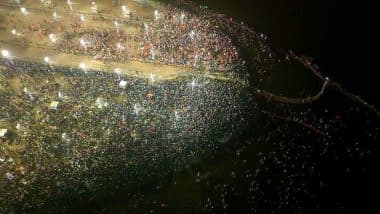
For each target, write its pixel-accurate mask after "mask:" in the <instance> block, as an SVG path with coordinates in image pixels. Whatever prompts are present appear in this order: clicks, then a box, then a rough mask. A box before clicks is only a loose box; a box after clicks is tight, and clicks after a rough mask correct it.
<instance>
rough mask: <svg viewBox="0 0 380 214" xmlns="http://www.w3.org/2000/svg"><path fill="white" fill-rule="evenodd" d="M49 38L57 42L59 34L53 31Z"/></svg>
mask: <svg viewBox="0 0 380 214" xmlns="http://www.w3.org/2000/svg"><path fill="white" fill-rule="evenodd" d="M49 39H50V41H51V42H53V43H55V42H57V35H55V34H53V33H51V34H49Z"/></svg>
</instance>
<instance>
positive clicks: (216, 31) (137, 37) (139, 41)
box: [54, 7, 242, 71]
mask: <svg viewBox="0 0 380 214" xmlns="http://www.w3.org/2000/svg"><path fill="white" fill-rule="evenodd" d="M152 15H153V14H152ZM156 17H157V18H156V19H153V20H150V21H147V20H145V21H146V22H139V21H132V20H119V21H118V20H116V21H115V22H114V23H112V24H111V25H110V26H111V27H108V28H105V29H99V28H96V29H91V28H88V27H81V25H80V24H79V23H78V22H74V24H71V29H70V28H69V29H66V32H64V33H63V34H62V36H61V39H60V40H59V41H58V42H57V43H56V44H54V45H55V47H56V48H57V50H58V51H62V52H67V53H71V54H83V55H89V56H91V57H93V58H95V59H98V60H104V61H108V60H111V61H125V60H137V61H143V62H152V63H156V64H166V65H175V66H182V67H192V68H198V69H200V68H203V69H207V70H210V71H230V70H233V69H234V68H235V67H236V66H239V64H241V63H242V60H241V58H240V56H239V50H238V49H237V47H236V46H235V44H234V43H233V42H232V40H231V38H230V37H229V36H228V35H227V34H225V33H224V32H223V29H222V25H221V27H219V26H218V25H215V24H214V22H213V21H212V20H211V19H208V18H207V16H206V15H204V16H195V15H192V14H190V13H187V12H185V11H184V10H180V9H177V8H176V7H168V8H165V10H162V11H160V12H156ZM94 19H96V17H94ZM125 26H135V27H137V28H138V30H137V31H136V32H126V30H125V29H124V27H125Z"/></svg>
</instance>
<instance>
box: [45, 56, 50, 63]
mask: <svg viewBox="0 0 380 214" xmlns="http://www.w3.org/2000/svg"><path fill="white" fill-rule="evenodd" d="M44 62H46V63H47V64H50V62H51V61H50V58H49V57H47V56H45V57H44Z"/></svg>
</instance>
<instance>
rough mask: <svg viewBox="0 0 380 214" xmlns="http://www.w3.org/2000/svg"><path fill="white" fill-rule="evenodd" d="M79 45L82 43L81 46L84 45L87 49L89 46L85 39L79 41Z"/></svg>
mask: <svg viewBox="0 0 380 214" xmlns="http://www.w3.org/2000/svg"><path fill="white" fill-rule="evenodd" d="M79 43H80V45H82V46H83V47H86V45H87V42H86V41H85V40H84V39H83V38H81V39H80V40H79Z"/></svg>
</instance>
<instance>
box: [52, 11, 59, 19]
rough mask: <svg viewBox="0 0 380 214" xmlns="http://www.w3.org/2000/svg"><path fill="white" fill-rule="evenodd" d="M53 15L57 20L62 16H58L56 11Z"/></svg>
mask: <svg viewBox="0 0 380 214" xmlns="http://www.w3.org/2000/svg"><path fill="white" fill-rule="evenodd" d="M53 17H54V18H55V19H57V20H58V19H59V18H60V16H58V14H57V12H54V13H53Z"/></svg>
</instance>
